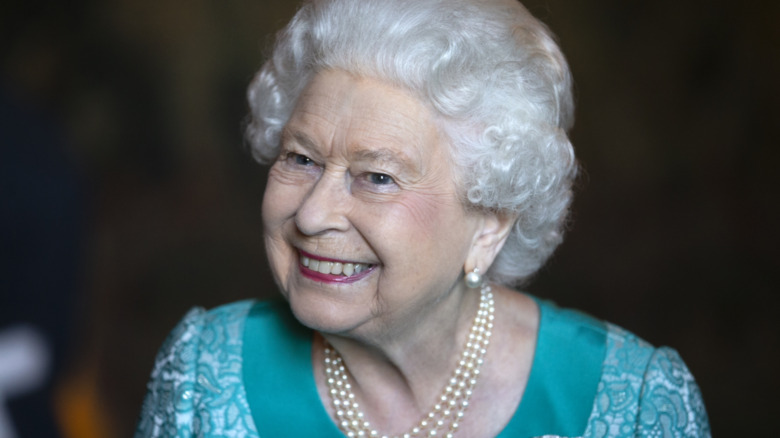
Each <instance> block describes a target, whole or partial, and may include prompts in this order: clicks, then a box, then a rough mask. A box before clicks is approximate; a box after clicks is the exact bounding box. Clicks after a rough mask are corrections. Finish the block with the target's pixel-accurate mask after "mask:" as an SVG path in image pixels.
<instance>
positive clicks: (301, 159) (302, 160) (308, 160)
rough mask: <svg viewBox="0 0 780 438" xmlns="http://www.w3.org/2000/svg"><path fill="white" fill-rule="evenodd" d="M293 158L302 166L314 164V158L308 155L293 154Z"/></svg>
mask: <svg viewBox="0 0 780 438" xmlns="http://www.w3.org/2000/svg"><path fill="white" fill-rule="evenodd" d="M293 159H295V164H299V165H301V166H312V165H313V164H314V161H312V159H311V158H309V157H307V156H306V155H301V154H293Z"/></svg>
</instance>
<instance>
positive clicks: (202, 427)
mask: <svg viewBox="0 0 780 438" xmlns="http://www.w3.org/2000/svg"><path fill="white" fill-rule="evenodd" d="M256 306H260V307H262V306H263V304H260V303H257V302H255V301H251V300H247V301H239V302H236V303H231V304H227V305H223V306H220V307H217V308H214V309H212V310H209V311H206V310H204V309H203V308H199V307H198V308H193V309H192V310H190V311H189V312H187V314H186V315H185V316H184V317H183V318H182V319H181V321H180V322H179V323H178V324H177V325H176V327H175V328H174V329H173V330H172V331H171V333H170V334H169V335H168V338H167V339H166V340H165V342H164V343H163V345H162V347H161V348H160V350H159V352H158V354H157V357H156V359H155V363H154V367H153V369H152V373H151V377H150V380H149V384H148V387H147V395H146V398H145V399H144V404H143V408H142V412H141V418H140V420H139V424H138V429H137V431H136V437H150V436H170V437H178V436H191V434H194V433H202V432H208V431H210V433H214V432H215V431H216V430H221V431H225V430H226V427H227V425H228V424H232V426H231V427H232V428H235V427H238V428H243V429H246V430H251V429H253V428H254V426H253V425H252V424H246V423H245V422H243V420H242V421H238V417H239V416H240V413H241V412H246V411H248V405H247V404H246V400H245V396H244V394H243V383H242V378H241V368H242V367H241V362H242V342H243V328H244V323H245V321H246V318H247V315H248V314H249V313H250V311H251V310H252V309H253V308H254V307H256ZM205 405H208V406H210V408H209V410H208V413H207V416H208V418H206V419H204V418H202V416H203V413H204V412H205V411H204V410H203V409H202V406H205ZM230 417H235V418H230ZM196 429H197V430H196Z"/></svg>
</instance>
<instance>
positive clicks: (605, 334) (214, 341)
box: [135, 301, 710, 438]
mask: <svg viewBox="0 0 780 438" xmlns="http://www.w3.org/2000/svg"><path fill="white" fill-rule="evenodd" d="M539 306H540V309H541V322H540V328H539V334H538V339H537V348H536V353H535V356H534V360H533V364H532V370H531V374H530V376H529V382H528V385H527V388H526V391H525V394H524V396H523V399H522V401H521V403H520V406H519V407H518V409H517V411H516V412H515V414H514V416H513V418H512V419H511V420H510V422H509V424H508V425H507V426H506V428H505V429H504V430H503V431H502V433H501V434H500V435H499V436H500V437H501V438H508V437H521V438H529V437H541V436H544V437H556V436H560V437H578V436H582V437H587V438H606V437H609V438H629V437H680V438H683V437H704V438H707V437H710V429H709V423H708V421H707V412H706V409H705V408H704V402H703V399H702V396H701V392H700V391H699V388H698V386H697V385H696V383H695V381H694V379H693V376H692V375H691V373H690V371H688V369H687V368H686V366H685V363H684V362H683V361H682V359H680V356H679V355H678V354H677V352H676V351H674V350H672V349H670V348H665V347H662V348H654V347H653V346H651V345H650V344H647V343H646V342H644V341H642V340H641V339H639V338H637V337H636V336H634V335H633V334H631V333H629V332H627V331H625V330H623V329H621V328H620V327H616V326H614V325H611V324H608V323H603V322H600V321H596V320H594V319H592V318H590V317H587V316H585V315H582V314H580V313H577V312H573V311H570V310H563V309H559V308H557V307H556V306H555V305H552V304H550V303H545V302H539ZM311 342H312V332H311V331H310V330H309V329H306V328H304V327H302V326H301V325H300V324H299V323H298V322H297V321H296V320H295V318H294V317H293V316H292V315H291V313H290V311H289V308H288V307H287V305H286V304H285V303H281V302H273V303H259V302H254V301H242V302H238V303H233V304H229V305H226V306H221V307H219V308H217V309H214V310H211V311H208V312H207V311H205V310H203V309H199V308H198V309H193V310H192V311H190V312H189V313H188V314H187V315H186V316H185V317H184V319H183V320H182V321H181V322H180V323H179V324H178V325H177V327H176V328H174V330H173V331H172V332H171V335H170V336H169V338H168V339H167V340H166V342H165V343H164V344H163V346H162V348H161V349H160V351H159V353H158V355H157V358H156V360H155V365H154V368H153V370H152V375H151V379H150V382H149V385H148V389H149V390H148V393H147V396H146V398H145V400H144V405H143V408H142V412H141V418H140V421H139V423H138V427H137V429H136V432H135V437H136V438H142V437H166V438H167V437H176V438H189V437H226V438H258V437H310V436H317V437H325V438H330V437H334V438H336V437H342V436H343V435H342V434H341V432H340V431H339V430H338V429H337V427H336V425H335V424H334V423H333V422H332V420H331V419H330V417H329V416H328V414H327V412H326V410H325V408H324V406H323V405H322V402H321V401H320V399H319V395H318V393H317V390H316V386H315V382H314V375H313V372H312V363H311Z"/></svg>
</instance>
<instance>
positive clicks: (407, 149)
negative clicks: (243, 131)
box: [136, 0, 709, 437]
mask: <svg viewBox="0 0 780 438" xmlns="http://www.w3.org/2000/svg"><path fill="white" fill-rule="evenodd" d="M249 103H250V106H251V110H252V114H251V122H250V123H249V125H248V129H247V135H248V138H249V141H250V143H251V146H252V150H253V152H254V155H255V157H256V158H257V159H258V160H259V161H261V162H268V163H271V168H270V173H269V176H268V185H267V188H266V192H265V198H264V201H263V224H264V230H265V231H264V232H265V243H266V247H267V253H268V258H269V260H270V263H271V269H272V271H273V274H274V278H275V280H276V284H277V286H278V288H279V290H280V291H281V294H282V295H283V297H284V301H279V302H255V301H246V302H240V303H235V304H230V305H227V306H223V307H220V308H217V309H215V310H211V311H204V310H201V309H196V310H193V311H191V312H190V313H189V314H188V315H187V316H186V317H185V318H184V320H183V321H182V322H181V323H180V325H179V326H178V327H177V328H176V329H175V330H174V331H173V333H172V334H171V336H170V338H169V339H168V341H167V342H166V344H165V345H164V346H163V348H162V350H161V352H160V354H159V356H158V358H157V363H156V365H155V367H154V370H153V373H152V380H151V383H150V386H149V394H148V396H147V398H146V401H145V404H144V408H143V413H142V418H141V422H140V425H139V427H138V431H137V433H136V436H165V437H170V436H178V437H184V436H230V437H233V436H235V437H254V436H263V437H281V436H291V437H304V436H305V437H315V436H316V437H338V436H344V435H346V436H398V437H412V436H415V437H419V436H447V437H451V436H460V437H494V436H501V437H534V436H568V437H571V436H588V437H602V436H610V437H617V436H686V437H692V436H708V435H709V426H708V424H707V416H706V412H705V409H704V405H703V403H702V399H701V395H700V392H699V389H698V388H697V386H696V384H695V382H694V380H693V377H692V376H691V374H690V373H689V371H688V370H687V368H686V367H685V365H684V364H683V362H682V361H681V359H680V358H679V356H678V355H677V353H676V352H675V351H674V350H671V349H669V348H660V349H656V348H653V347H652V346H650V345H648V344H647V343H645V342H643V341H642V340H640V339H638V338H637V337H635V336H634V335H632V334H630V333H627V332H626V331H624V330H622V329H620V328H618V327H615V326H613V325H610V324H607V323H603V322H600V321H597V320H595V319H592V318H590V317H587V316H585V315H582V314H579V313H576V312H572V311H567V310H562V309H559V308H557V307H555V306H554V305H553V304H550V303H546V302H542V301H539V300H537V299H535V298H533V297H531V296H529V295H526V294H523V293H520V292H517V291H514V290H512V289H510V286H511V285H517V284H520V283H522V282H523V281H525V280H527V279H528V278H529V277H530V276H531V275H533V274H534V273H535V272H536V271H537V270H538V269H539V267H540V266H541V265H542V264H543V263H544V262H545V260H546V259H547V258H548V257H549V256H550V254H551V253H552V252H553V250H554V249H555V247H556V246H557V245H558V244H559V243H560V242H561V239H562V228H563V225H564V222H565V219H566V215H567V210H568V206H569V203H570V201H571V185H572V180H573V179H574V177H575V175H576V171H577V165H576V162H575V159H574V154H573V150H572V147H571V144H570V143H569V140H568V138H567V134H566V132H567V130H568V129H569V128H570V126H571V125H572V113H573V105H572V96H571V78H570V73H569V70H568V67H567V64H566V61H565V60H564V57H563V55H562V54H561V52H560V50H559V49H558V47H557V46H556V44H555V42H554V40H553V38H552V36H551V35H550V33H549V31H548V30H547V29H546V28H545V26H544V25H543V24H541V23H540V22H539V21H538V20H536V19H535V18H533V17H532V16H531V15H530V14H529V13H528V11H527V10H525V9H524V8H523V7H522V6H521V5H520V4H519V3H517V2H515V1H512V0H314V1H311V2H309V3H306V4H304V5H303V7H302V8H301V9H300V10H299V11H298V13H297V14H296V15H295V17H294V18H293V19H292V21H291V22H290V24H289V25H288V26H287V27H286V28H285V29H284V30H283V31H282V32H281V33H280V35H279V37H278V40H277V42H276V45H275V49H274V52H273V56H272V57H271V59H270V60H269V61H268V62H267V63H266V64H265V65H264V66H263V68H262V69H261V70H260V72H259V73H258V75H257V77H256V78H255V80H254V81H253V82H252V84H251V86H250V88H249Z"/></svg>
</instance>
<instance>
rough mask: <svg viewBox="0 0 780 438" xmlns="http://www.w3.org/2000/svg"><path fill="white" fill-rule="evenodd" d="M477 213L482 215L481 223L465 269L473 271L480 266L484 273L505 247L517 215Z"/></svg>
mask: <svg viewBox="0 0 780 438" xmlns="http://www.w3.org/2000/svg"><path fill="white" fill-rule="evenodd" d="M477 214H479V215H480V224H479V226H478V229H477V232H476V233H475V234H474V241H473V242H472V244H471V250H470V251H469V254H468V257H466V263H465V265H464V266H463V269H464V271H465V272H471V271H472V270H473V269H474V268H478V269H479V270H480V271H481V272H482V273H483V274H484V273H485V272H487V271H488V269H490V266H491V265H492V264H493V260H495V259H496V256H497V255H498V253H499V252H500V251H501V248H503V247H504V243H505V242H506V239H507V237H508V236H509V233H510V232H511V231H512V226H513V225H514V224H515V221H516V220H517V215H516V214H512V213H493V212H480V213H477Z"/></svg>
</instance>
